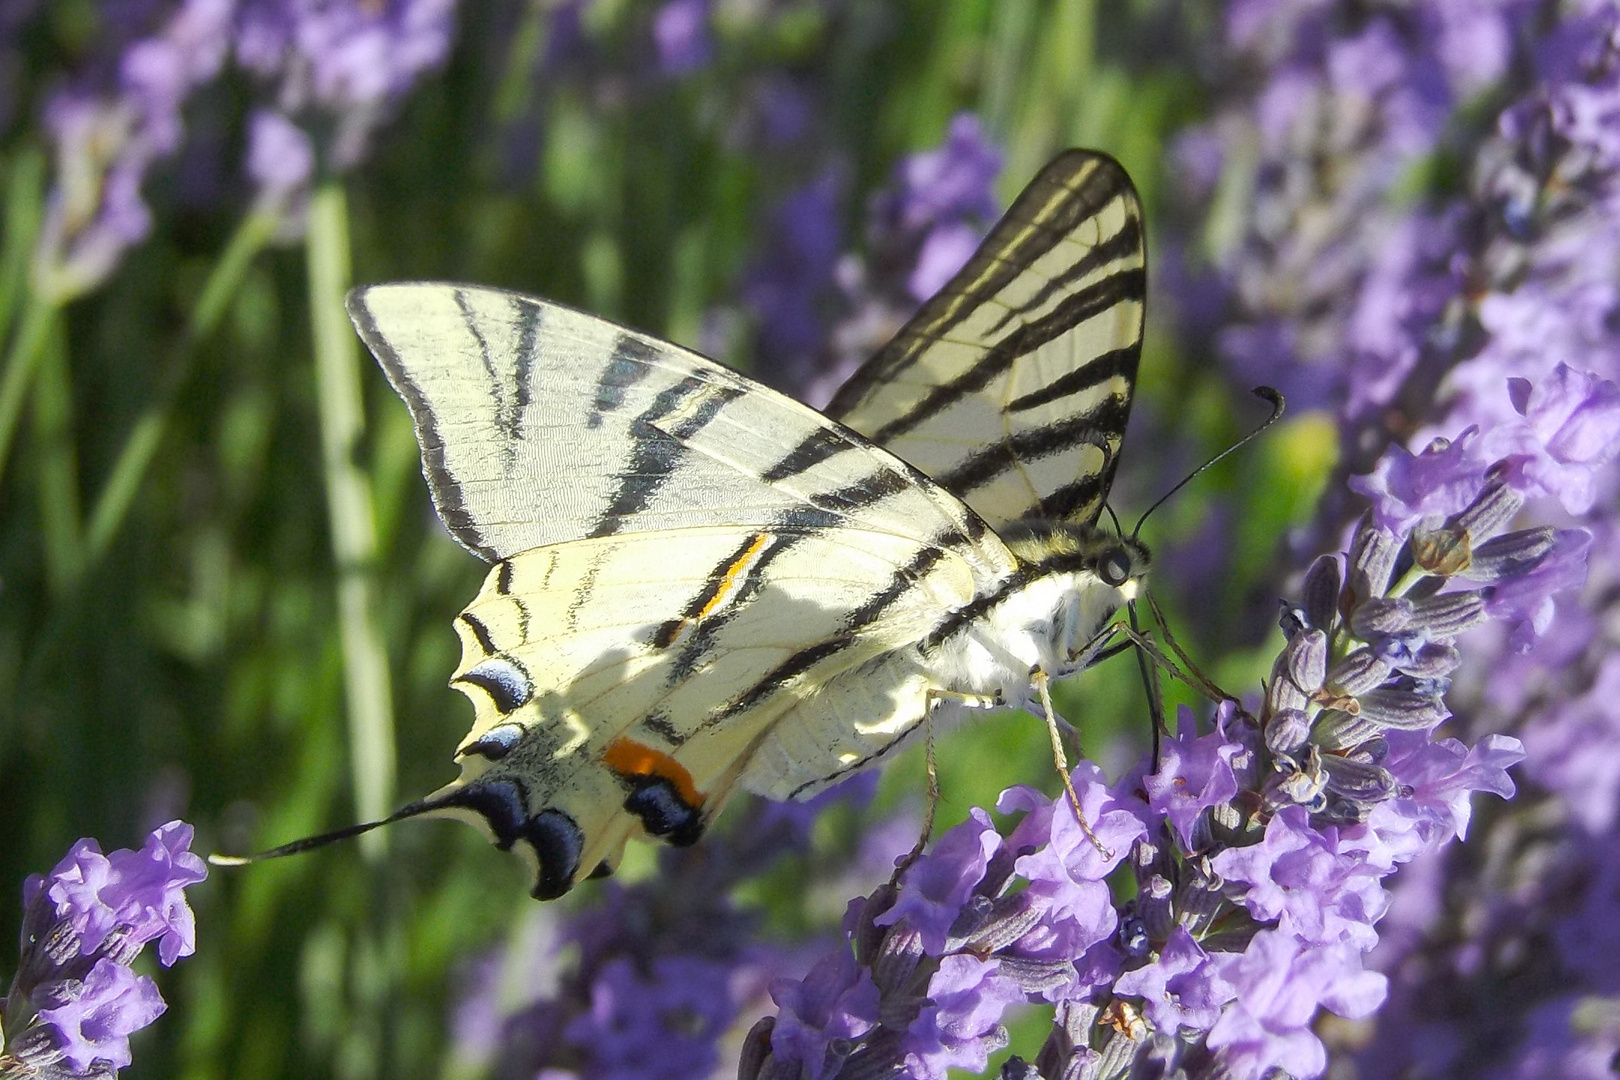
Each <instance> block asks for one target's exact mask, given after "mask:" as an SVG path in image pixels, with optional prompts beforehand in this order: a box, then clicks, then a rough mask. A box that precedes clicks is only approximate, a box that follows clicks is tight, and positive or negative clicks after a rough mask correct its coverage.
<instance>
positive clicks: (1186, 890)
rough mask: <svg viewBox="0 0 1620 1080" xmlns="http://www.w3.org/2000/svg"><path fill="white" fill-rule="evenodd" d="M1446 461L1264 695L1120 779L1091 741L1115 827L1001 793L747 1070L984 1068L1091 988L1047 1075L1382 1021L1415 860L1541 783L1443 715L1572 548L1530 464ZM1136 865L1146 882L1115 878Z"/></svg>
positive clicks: (1197, 1070)
mask: <svg viewBox="0 0 1620 1080" xmlns="http://www.w3.org/2000/svg"><path fill="white" fill-rule="evenodd" d="M1440 453H1443V451H1437V454H1440ZM1421 464H1422V465H1423V466H1424V467H1423V468H1418V469H1416V470H1415V471H1414V475H1416V476H1417V477H1418V479H1417V480H1415V481H1414V482H1413V483H1412V485H1410V490H1408V491H1406V492H1405V494H1404V496H1403V497H1405V498H1408V499H1409V502H1406V503H1403V504H1402V505H1404V506H1407V508H1408V510H1409V512H1408V513H1404V514H1403V515H1400V516H1397V517H1396V518H1395V520H1398V521H1401V522H1403V524H1402V526H1401V528H1400V530H1399V531H1392V530H1390V529H1388V528H1385V527H1384V526H1383V525H1382V524H1381V523H1380V522H1381V520H1382V519H1381V518H1379V517H1377V516H1375V515H1373V514H1371V513H1369V514H1368V515H1367V516H1366V517H1365V518H1364V520H1363V522H1362V524H1361V525H1360V527H1359V528H1358V530H1357V532H1356V534H1355V536H1354V539H1353V543H1352V545H1351V549H1350V551H1349V552H1348V553H1347V554H1345V555H1344V556H1334V557H1323V558H1321V559H1318V560H1317V561H1316V563H1315V564H1314V565H1313V566H1312V568H1311V571H1310V573H1309V574H1308V575H1307V576H1306V579H1305V583H1304V598H1303V600H1302V602H1301V603H1299V604H1297V605H1290V606H1287V607H1285V609H1284V616H1283V620H1282V625H1283V630H1284V633H1285V636H1286V637H1287V639H1288V640H1287V642H1286V644H1285V646H1284V648H1283V649H1282V651H1281V653H1280V654H1279V655H1278V657H1277V659H1276V662H1275V664H1274V667H1273V671H1272V677H1271V679H1270V681H1269V683H1268V684H1267V687H1266V694H1265V697H1264V700H1263V702H1262V705H1261V707H1260V709H1259V710H1258V712H1254V713H1251V712H1249V711H1247V710H1245V709H1243V708H1242V707H1241V706H1240V705H1239V704H1238V703H1237V702H1236V701H1232V700H1228V701H1225V702H1222V703H1221V705H1220V707H1219V709H1218V710H1217V716H1216V719H1215V723H1214V725H1213V727H1212V730H1211V731H1209V732H1208V733H1207V734H1203V735H1200V734H1199V733H1198V730H1197V727H1196V725H1195V724H1193V723H1192V722H1191V717H1190V714H1189V715H1184V716H1183V718H1182V723H1181V730H1180V731H1179V732H1178V735H1177V738H1176V739H1174V740H1173V741H1171V742H1170V744H1169V745H1168V747H1167V748H1166V750H1165V752H1164V755H1163V758H1162V759H1161V760H1160V761H1158V762H1144V763H1142V764H1141V765H1140V766H1139V767H1138V768H1137V769H1136V770H1135V771H1133V772H1131V773H1128V774H1127V775H1126V777H1125V778H1124V779H1123V780H1122V781H1121V782H1120V783H1119V784H1116V785H1114V786H1113V787H1110V786H1109V785H1108V784H1107V783H1106V782H1105V781H1104V779H1103V777H1102V774H1101V772H1100V771H1099V770H1098V769H1097V767H1096V766H1095V765H1092V764H1090V763H1089V762H1088V763H1082V764H1081V766H1080V767H1079V768H1078V769H1076V771H1075V774H1074V777H1073V779H1074V784H1075V787H1076V789H1077V791H1078V793H1079V799H1080V807H1079V808H1080V810H1081V811H1082V812H1083V814H1084V820H1085V821H1086V822H1087V823H1089V826H1090V830H1089V832H1088V831H1087V829H1085V828H1083V827H1082V825H1081V819H1080V818H1078V817H1077V816H1076V813H1075V809H1074V808H1072V807H1071V806H1070V805H1069V803H1068V801H1067V799H1066V798H1064V797H1059V798H1058V799H1056V800H1052V799H1048V798H1046V797H1045V796H1042V795H1040V794H1039V793H1038V792H1035V791H1033V790H1031V789H1029V788H1013V789H1010V790H1009V791H1007V792H1005V793H1004V794H1003V796H1002V798H1001V800H1000V801H999V802H998V804H997V809H998V810H1000V811H1001V812H1002V813H1018V814H1021V817H1020V819H1019V820H1018V821H1017V823H1016V824H1015V825H1014V826H1013V827H1012V828H1011V829H1010V830H1009V831H1007V832H1005V834H1004V833H1003V832H1002V830H1000V829H997V828H996V827H995V826H994V823H993V821H992V820H991V818H990V817H989V816H988V815H987V814H985V813H984V812H983V811H979V810H975V811H973V812H972V813H971V815H970V816H969V818H968V820H967V821H965V822H963V823H962V824H960V825H958V826H956V827H955V828H953V829H951V830H950V831H949V832H947V833H946V834H945V835H944V836H942V837H941V838H940V839H939V841H938V843H937V844H936V845H935V846H934V848H933V850H932V851H930V852H928V853H927V854H925V855H923V856H921V857H920V858H919V859H918V860H917V861H916V862H915V863H914V864H913V865H911V866H909V867H908V868H906V869H905V870H904V872H903V873H901V874H900V875H899V877H898V879H897V880H896V881H894V882H893V883H891V884H890V885H889V886H887V887H885V888H883V889H880V890H878V891H877V892H876V893H874V894H872V895H871V896H870V897H868V898H866V899H865V900H864V901H863V902H860V903H859V905H858V906H857V907H856V908H854V909H852V918H851V919H850V920H849V921H848V923H847V925H846V928H845V929H846V936H847V938H848V941H849V945H848V947H847V948H846V949H844V950H840V951H839V952H838V953H835V954H834V955H833V956H832V957H829V958H827V959H824V960H823V961H822V962H821V963H820V964H818V965H817V967H816V969H815V975H814V976H813V980H812V981H807V982H806V983H804V984H802V986H794V985H793V984H782V983H779V984H778V985H777V987H776V988H775V989H774V991H773V996H774V997H775V998H776V1000H777V1002H778V1004H779V1005H783V1006H784V1007H786V1006H787V1005H788V1004H789V1003H793V1004H794V1006H795V1008H794V1010H793V1015H791V1016H783V1017H780V1018H777V1019H775V1020H772V1019H770V1018H767V1019H766V1020H764V1021H761V1023H760V1024H759V1025H758V1026H756V1028H755V1035H754V1045H760V1044H762V1043H763V1041H764V1040H765V1039H766V1036H767V1035H768V1036H769V1039H768V1041H769V1049H768V1051H756V1052H754V1053H753V1054H752V1055H751V1056H749V1057H747V1058H745V1061H744V1064H743V1068H742V1075H743V1076H744V1077H749V1078H752V1077H763V1078H772V1080H774V1078H778V1077H789V1076H794V1075H798V1073H799V1072H800V1071H801V1070H803V1071H805V1072H809V1073H810V1074H812V1075H814V1076H817V1077H856V1076H866V1075H875V1074H877V1073H880V1072H883V1071H885V1070H892V1069H903V1070H904V1071H905V1072H906V1073H907V1074H909V1075H913V1076H921V1077H929V1078H936V1077H938V1078H943V1077H944V1076H945V1073H946V1071H947V1070H948V1069H950V1068H966V1069H982V1068H983V1067H984V1064H985V1062H986V1060H987V1055H988V1054H989V1052H990V1051H992V1050H994V1049H996V1048H998V1047H999V1046H1001V1045H1002V1044H1003V1043H1004V1041H1005V1038H1006V1036H1005V1032H1004V1029H1003V1028H1002V1027H1001V1016H1002V1013H1003V1011H1004V1010H1005V1009H1006V1008H1008V1007H1009V1006H1011V1005H1013V1004H1017V1003H1021V1002H1033V1001H1048V1002H1057V1003H1061V1004H1062V1006H1063V1007H1062V1008H1061V1009H1060V1011H1059V1016H1058V1023H1057V1024H1056V1026H1055V1027H1054V1029H1053V1033H1052V1035H1051V1037H1050V1038H1049V1039H1048V1041H1047V1044H1046V1046H1045V1047H1043V1048H1042V1050H1041V1053H1040V1054H1039V1055H1038V1056H1037V1058H1036V1065H1035V1066H1034V1069H1035V1071H1036V1072H1037V1073H1038V1074H1039V1075H1042V1076H1049V1077H1050V1076H1059V1075H1065V1076H1067V1075H1078V1076H1104V1075H1125V1074H1126V1073H1127V1072H1128V1071H1130V1069H1131V1068H1132V1064H1131V1063H1132V1061H1133V1060H1134V1061H1136V1062H1137V1064H1138V1066H1139V1067H1141V1068H1150V1067H1151V1068H1154V1069H1180V1070H1183V1071H1185V1072H1186V1074H1187V1075H1189V1076H1217V1075H1219V1076H1226V1077H1233V1078H1237V1080H1262V1078H1263V1077H1266V1076H1268V1075H1272V1074H1273V1072H1274V1071H1275V1070H1283V1071H1286V1072H1287V1073H1289V1074H1290V1075H1293V1076H1297V1077H1301V1078H1310V1077H1315V1076H1319V1075H1321V1074H1322V1072H1323V1071H1325V1069H1326V1067H1327V1061H1328V1056H1327V1055H1328V1050H1327V1046H1326V1045H1325V1044H1324V1043H1323V1041H1322V1039H1321V1037H1320V1036H1319V1035H1318V1034H1317V1032H1316V1030H1315V1028H1314V1022H1315V1019H1316V1016H1317V1014H1318V1012H1319V1011H1320V1010H1323V1009H1326V1010H1329V1011H1331V1012H1335V1013H1337V1014H1338V1015H1340V1016H1343V1017H1346V1018H1349V1019H1360V1018H1364V1017H1367V1016H1369V1015H1371V1014H1372V1013H1373V1012H1374V1011H1375V1010H1376V1009H1377V1008H1378V1007H1379V1005H1380V1004H1381V1003H1382V1002H1383V1001H1384V1000H1385V998H1386V996H1387V995H1388V985H1389V984H1388V979H1387V977H1386V976H1385V975H1384V974H1382V973H1380V972H1378V971H1374V970H1371V969H1369V968H1368V967H1367V961H1366V957H1367V954H1368V953H1369V952H1370V951H1371V950H1372V949H1373V948H1374V947H1375V946H1376V945H1377V944H1378V941H1379V935H1378V924H1379V922H1380V920H1381V919H1383V917H1384V915H1385V913H1386V912H1387V911H1388V910H1389V908H1390V894H1389V893H1388V891H1387V890H1386V888H1385V885H1386V882H1387V880H1388V879H1389V877H1390V876H1391V875H1392V874H1393V873H1394V872H1395V871H1396V869H1397V868H1399V867H1400V866H1402V865H1404V864H1406V863H1409V862H1411V861H1412V860H1413V859H1415V858H1418V857H1420V856H1425V855H1429V854H1432V853H1433V852H1435V851H1437V850H1438V849H1440V848H1441V847H1443V846H1444V845H1446V844H1447V843H1449V842H1451V841H1452V840H1455V839H1457V838H1460V837H1462V836H1463V835H1465V834H1466V832H1467V828H1468V824H1469V818H1470V810H1471V807H1470V802H1469V799H1470V796H1471V795H1472V794H1473V793H1474V792H1479V791H1488V792H1493V793H1495V794H1498V795H1501V796H1504V797H1506V796H1510V795H1512V793H1513V790H1514V786H1513V784H1512V782H1511V781H1510V780H1509V778H1508V776H1507V769H1508V768H1509V767H1510V766H1512V765H1513V764H1515V763H1516V762H1517V761H1518V760H1520V758H1521V757H1522V756H1523V755H1522V749H1521V748H1520V746H1519V744H1518V742H1517V740H1515V739H1512V738H1510V737H1507V736H1500V735H1493V736H1487V737H1485V738H1483V739H1481V740H1479V741H1478V742H1477V743H1476V744H1475V745H1474V746H1472V747H1469V746H1466V745H1464V744H1463V743H1461V742H1459V741H1457V740H1455V739H1450V738H1438V737H1436V729H1437V728H1438V726H1439V725H1440V724H1441V723H1442V722H1443V721H1445V720H1446V719H1447V718H1448V716H1449V712H1448V710H1447V709H1446V707H1445V703H1444V699H1443V695H1444V693H1445V690H1446V689H1447V687H1448V685H1449V679H1448V677H1449V675H1450V673H1451V672H1452V671H1453V670H1455V668H1456V667H1457V665H1458V664H1459V663H1460V656H1461V653H1460V650H1459V646H1458V642H1459V639H1460V637H1461V635H1463V634H1465V633H1466V632H1467V631H1469V630H1470V629H1472V628H1474V627H1477V626H1479V625H1480V624H1481V623H1482V622H1484V621H1485V620H1487V619H1489V618H1490V617H1491V615H1490V611H1489V610H1488V609H1489V603H1488V601H1487V598H1486V597H1487V594H1488V591H1489V590H1495V589H1500V588H1503V587H1505V586H1511V585H1513V584H1515V583H1517V582H1518V581H1520V580H1534V579H1535V577H1536V576H1537V574H1538V572H1539V568H1540V565H1541V563H1542V562H1543V561H1545V560H1547V559H1549V558H1551V557H1552V556H1553V555H1554V554H1555V552H1556V550H1557V549H1558V547H1559V535H1560V534H1558V533H1556V532H1555V531H1554V530H1552V529H1547V528H1542V529H1529V530H1523V531H1519V532H1503V529H1504V528H1505V527H1506V526H1507V524H1508V523H1509V522H1511V520H1512V519H1513V518H1514V516H1515V515H1516V514H1517V513H1518V511H1519V510H1520V508H1521V507H1522V506H1523V498H1522V497H1521V496H1520V495H1519V494H1518V493H1517V492H1516V491H1515V490H1514V488H1513V487H1512V484H1511V472H1512V471H1511V469H1509V468H1508V467H1507V465H1506V463H1504V462H1491V463H1478V462H1475V461H1472V460H1471V459H1467V458H1463V459H1461V460H1460V462H1458V463H1452V462H1449V460H1448V461H1447V462H1446V467H1445V468H1443V469H1436V470H1434V472H1435V475H1434V476H1429V475H1428V472H1427V471H1426V470H1427V468H1428V466H1429V465H1432V464H1433V463H1432V462H1426V463H1421ZM1577 549H1578V550H1581V551H1584V548H1581V547H1580V545H1573V546H1572V547H1571V550H1577ZM1574 561H1575V562H1577V563H1578V562H1579V559H1578V558H1576V559H1575V560H1574ZM1555 577H1558V575H1555ZM1559 580H1564V579H1563V578H1562V577H1559ZM1482 582H1487V583H1488V584H1486V585H1484V586H1483V587H1480V585H1481V583H1482ZM1532 588H1535V587H1532ZM1127 868H1128V870H1129V872H1130V873H1132V874H1133V875H1134V877H1135V885H1136V888H1135V890H1134V899H1132V900H1130V901H1129V902H1126V903H1124V904H1120V903H1118V902H1116V900H1115V890H1114V889H1113V888H1111V887H1110V884H1109V879H1110V877H1111V875H1113V874H1114V873H1115V872H1116V871H1123V870H1125V869H1127ZM851 961H853V966H852V963H851ZM868 983H869V984H870V986H871V987H873V988H875V992H876V994H877V999H878V1000H877V1003H876V1006H875V1008H874V1006H873V1004H872V1002H871V996H872V992H873V991H872V990H869V989H867V987H868ZM799 1002H813V1003H814V1008H800V1007H798V1004H797V1003H799ZM874 1017H875V1021H874ZM778 1030H780V1031H781V1033H782V1034H781V1035H780V1037H778V1035H777V1031H778ZM1150 1058H1151V1060H1152V1061H1153V1062H1154V1064H1153V1065H1151V1066H1149V1065H1148V1061H1149V1059H1150ZM1019 1067H1020V1068H1024V1069H1025V1072H1024V1075H1030V1073H1029V1071H1028V1067H1027V1066H1019Z"/></svg>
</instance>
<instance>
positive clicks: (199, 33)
mask: <svg viewBox="0 0 1620 1080" xmlns="http://www.w3.org/2000/svg"><path fill="white" fill-rule="evenodd" d="M234 8H235V4H234V0H182V2H180V3H177V4H175V5H174V9H173V11H172V13H171V14H170V15H169V17H168V19H167V21H166V22H165V23H164V24H163V25H162V26H161V28H160V29H159V30H158V31H157V32H156V33H153V34H151V35H149V36H145V37H140V38H138V39H135V40H133V41H130V42H127V43H126V44H125V45H124V47H123V49H122V52H121V55H119V56H118V57H117V60H116V63H113V64H109V65H108V68H107V70H106V71H105V72H104V73H103V76H104V77H103V79H102V80H101V82H100V83H97V82H95V81H88V82H85V83H82V84H79V85H75V86H72V87H70V88H67V89H64V90H61V91H58V92H57V93H56V94H55V95H53V96H52V98H51V99H50V100H49V101H48V102H47V104H46V107H45V130H46V132H47V133H48V134H49V136H50V139H51V142H52V143H53V144H54V151H55V177H54V183H53V185H52V188H51V193H50V196H49V202H48V204H47V207H46V216H45V222H44V227H43V229H42V230H41V233H40V238H39V243H38V247H37V250H36V255H35V268H36V277H37V279H38V281H39V283H40V287H41V289H42V290H43V291H44V293H45V294H46V295H47V296H49V297H52V298H54V299H56V300H59V301H62V300H68V299H71V298H72V297H74V296H77V295H79V294H80V293H83V292H86V291H88V290H89V289H92V288H94V287H95V286H96V285H97V284H99V283H100V282H101V281H102V280H103V279H105V278H106V276H107V275H108V274H110V273H111V272H112V270H113V268H114V267H115V266H116V265H117V263H118V260H119V258H120V257H122V255H123V253H124V252H125V251H126V250H128V249H129V248H130V247H131V246H133V245H135V244H138V243H140V242H141V241H142V240H144V239H145V238H146V235H147V233H148V232H150V231H151V228H152V216H151V211H150V210H149V209H148V208H147V206H146V204H145V202H144V201H143V200H142V198H141V191H140V189H141V185H142V183H143V182H144V181H145V179H146V175H147V173H148V172H149V171H150V170H151V168H152V166H153V165H155V164H156V163H157V162H158V161H160V160H162V159H164V158H166V157H169V156H171V155H172V154H173V153H174V152H175V151H176V150H177V149H179V146H180V141H181V138H182V135H183V127H182V124H181V118H180V112H181V107H182V106H183V105H184V104H185V102H186V99H187V98H188V97H189V96H190V95H191V93H192V92H193V91H194V90H195V89H196V88H197V87H199V86H201V85H202V84H204V83H206V82H209V81H210V80H212V79H213V78H214V76H215V75H217V74H218V72H219V70H220V68H221V66H222V65H223V63H224V60H225V56H226V53H227V50H228V48H229V45H230V32H231V18H232V14H233V11H234Z"/></svg>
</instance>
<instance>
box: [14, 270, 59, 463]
mask: <svg viewBox="0 0 1620 1080" xmlns="http://www.w3.org/2000/svg"><path fill="white" fill-rule="evenodd" d="M56 311H57V308H56V305H55V304H53V303H51V302H50V301H48V300H44V299H41V298H40V297H39V295H38V294H36V293H34V292H33V291H32V290H30V291H29V293H28V299H27V300H26V301H25V303H24V306H23V318H22V325H21V326H19V327H18V328H17V336H16V337H14V338H12V339H11V348H10V349H9V350H8V351H7V353H6V370H5V373H4V374H3V375H0V475H3V474H4V473H5V470H6V459H7V458H9V457H10V456H11V444H12V441H13V440H14V439H16V437H17V422H18V421H19V420H20V419H21V418H22V408H23V403H24V402H26V401H27V400H28V391H29V390H30V389H31V388H32V387H33V385H34V374H35V372H37V371H38V370H39V364H40V360H41V359H42V358H43V357H44V355H45V343H46V342H47V341H48V340H49V338H50V336H51V324H52V323H53V322H55V320H56Z"/></svg>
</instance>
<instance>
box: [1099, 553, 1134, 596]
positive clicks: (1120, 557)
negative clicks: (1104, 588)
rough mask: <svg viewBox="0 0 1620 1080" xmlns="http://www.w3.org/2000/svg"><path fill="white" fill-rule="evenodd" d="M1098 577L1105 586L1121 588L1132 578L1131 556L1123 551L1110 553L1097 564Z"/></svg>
mask: <svg viewBox="0 0 1620 1080" xmlns="http://www.w3.org/2000/svg"><path fill="white" fill-rule="evenodd" d="M1097 576H1098V577H1100V578H1102V579H1103V583H1104V584H1106V585H1110V586H1112V587H1113V588H1116V589H1117V588H1119V587H1120V586H1121V585H1123V584H1125V583H1126V582H1127V581H1129V580H1130V578H1131V559H1130V556H1128V555H1126V554H1125V552H1123V551H1119V550H1115V551H1110V552H1109V553H1108V554H1107V555H1104V556H1103V557H1102V559H1101V561H1099V562H1098V563H1097Z"/></svg>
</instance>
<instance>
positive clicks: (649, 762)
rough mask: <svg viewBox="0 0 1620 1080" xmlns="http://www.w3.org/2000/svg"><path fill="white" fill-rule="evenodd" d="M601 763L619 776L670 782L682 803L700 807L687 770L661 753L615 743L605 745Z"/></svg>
mask: <svg viewBox="0 0 1620 1080" xmlns="http://www.w3.org/2000/svg"><path fill="white" fill-rule="evenodd" d="M602 761H603V763H604V764H606V765H607V767H608V768H610V769H612V770H613V771H614V772H616V773H618V774H619V775H620V776H656V777H658V778H660V779H663V780H667V781H669V783H670V785H671V786H672V787H673V788H674V789H675V794H676V795H678V796H679V797H680V800H681V802H683V803H685V804H686V805H687V806H690V807H691V808H692V809H694V810H697V809H700V808H701V807H702V806H703V795H702V793H701V792H699V791H698V789H697V785H696V784H694V783H693V782H692V774H691V773H689V772H687V771H686V766H684V765H682V764H681V763H680V762H678V761H676V760H675V759H674V758H672V757H670V756H669V755H668V754H666V753H664V752H663V751H662V750H654V749H653V748H652V747H650V746H648V745H646V744H645V743H638V742H636V741H635V740H634V739H624V738H619V739H614V740H613V741H612V742H611V743H609V744H608V748H607V751H606V752H605V753H604V754H603V755H602Z"/></svg>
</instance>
